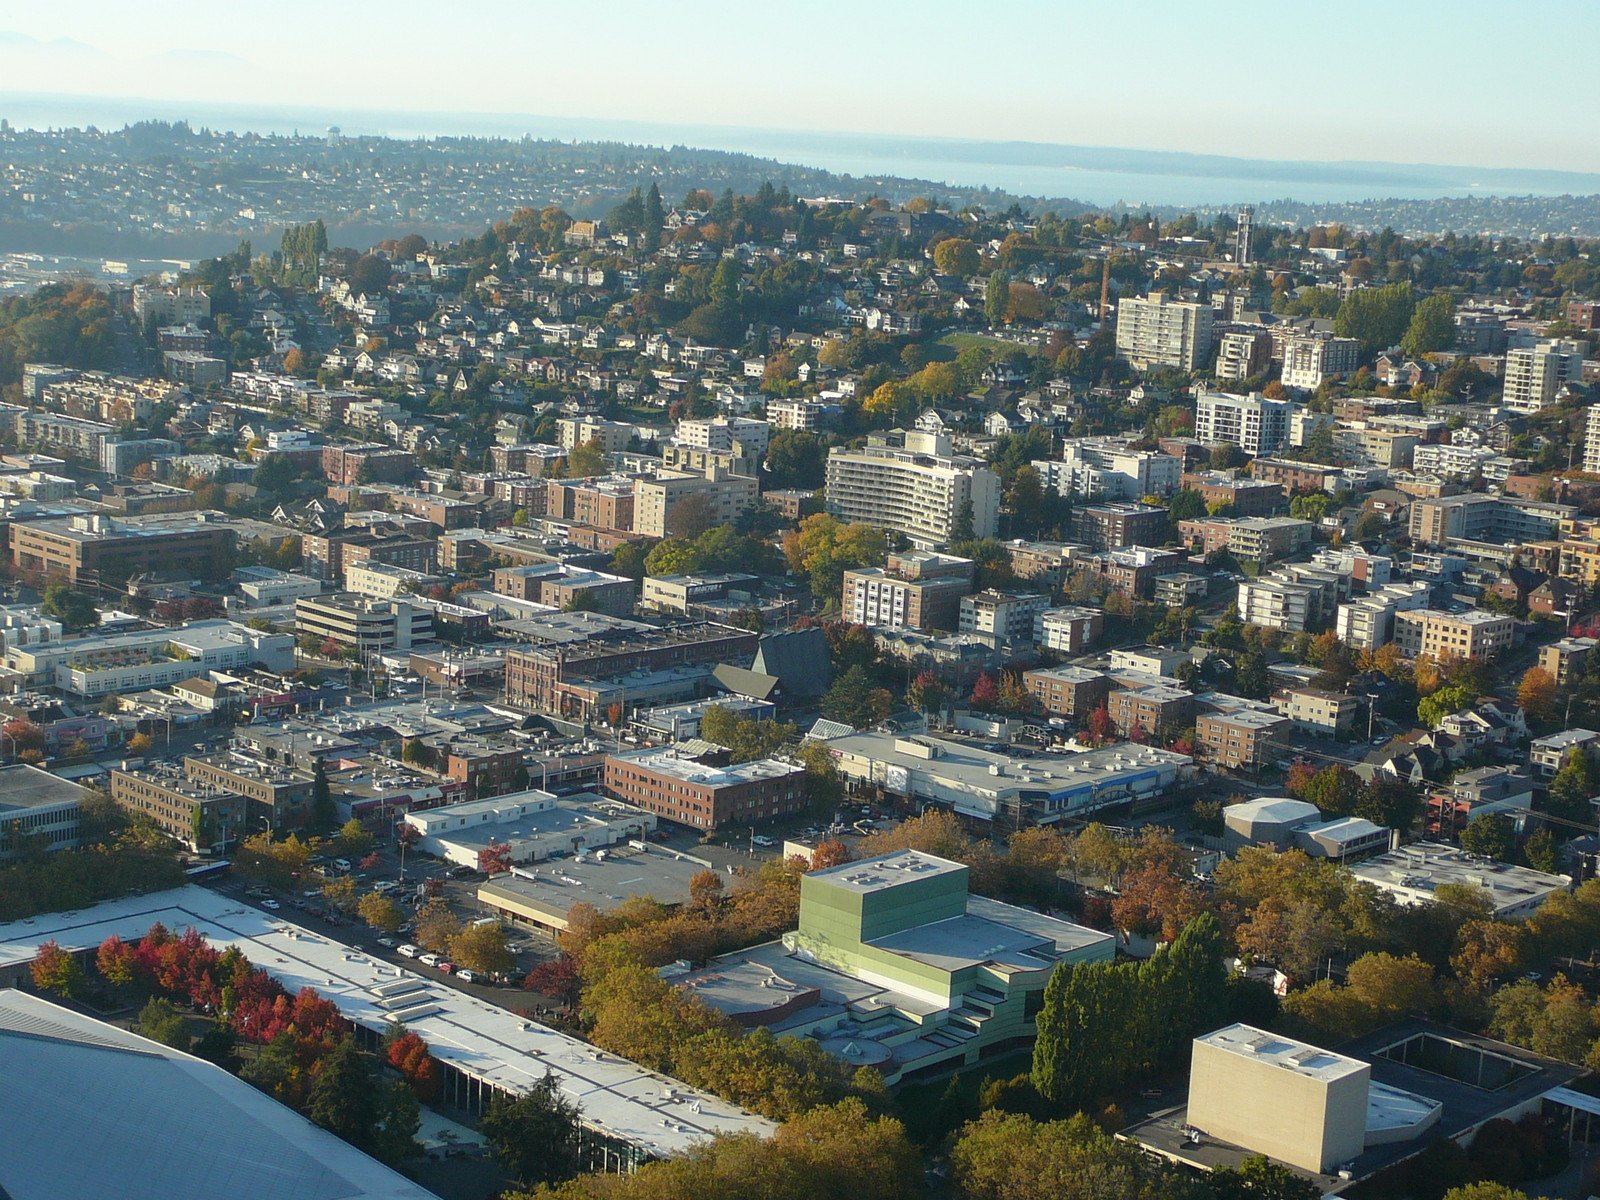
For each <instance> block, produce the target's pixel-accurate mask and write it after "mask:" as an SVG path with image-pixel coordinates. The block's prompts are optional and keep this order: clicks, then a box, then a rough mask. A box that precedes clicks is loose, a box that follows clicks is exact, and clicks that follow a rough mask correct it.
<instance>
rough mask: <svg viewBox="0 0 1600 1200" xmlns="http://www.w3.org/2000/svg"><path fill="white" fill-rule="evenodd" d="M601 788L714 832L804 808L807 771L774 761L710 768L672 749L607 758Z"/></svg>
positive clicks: (688, 823) (661, 815)
mask: <svg viewBox="0 0 1600 1200" xmlns="http://www.w3.org/2000/svg"><path fill="white" fill-rule="evenodd" d="M603 778H604V785H605V790H606V791H607V792H608V793H609V794H611V795H613V796H615V797H616V798H617V799H619V800H622V801H624V802H626V803H628V804H632V805H634V806H635V807H637V808H642V809H645V810H646V811H648V812H653V813H655V814H656V815H657V816H659V817H664V818H666V819H667V820H669V821H676V822H678V823H679V824H681V825H692V826H694V827H696V828H699V829H716V828H719V827H720V826H723V825H729V824H747V823H750V822H755V821H764V820H768V819H770V818H773V817H785V816H792V815H794V814H796V813H799V812H801V811H803V810H804V808H805V805H806V772H805V768H804V767H801V766H798V765H791V764H789V763H783V762H778V761H776V760H774V759H759V760H757V761H755V762H746V763H739V764H737V765H736V766H731V767H708V766H705V765H703V764H701V763H698V762H695V761H694V760H693V759H686V758H679V757H678V756H677V755H676V754H675V753H674V752H673V751H672V750H664V749H650V750H635V751H631V752H628V753H625V754H610V755H607V756H606V763H605V774H604V777H603Z"/></svg>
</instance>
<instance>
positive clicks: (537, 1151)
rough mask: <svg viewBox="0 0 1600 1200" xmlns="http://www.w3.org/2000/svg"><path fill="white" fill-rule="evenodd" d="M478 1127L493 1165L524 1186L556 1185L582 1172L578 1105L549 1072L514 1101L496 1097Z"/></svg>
mask: <svg viewBox="0 0 1600 1200" xmlns="http://www.w3.org/2000/svg"><path fill="white" fill-rule="evenodd" d="M478 1128H479V1130H480V1132H482V1134H483V1136H484V1138H485V1139H486V1140H487V1141H488V1143H489V1148H490V1150H491V1151H493V1153H494V1157H495V1161H497V1162H498V1163H500V1165H501V1166H503V1167H505V1168H506V1170H508V1171H510V1172H511V1173H512V1174H513V1175H515V1176H516V1177H517V1179H518V1181H519V1182H520V1183H522V1184H523V1185H525V1186H535V1185H538V1184H556V1183H560V1182H561V1181H562V1180H564V1179H571V1178H572V1177H573V1176H574V1175H576V1174H577V1173H578V1106H577V1105H575V1104H573V1103H572V1101H570V1100H568V1099H567V1098H566V1096H564V1095H563V1094H562V1092H561V1087H560V1085H559V1084H558V1083H557V1082H556V1077H555V1076H554V1075H552V1074H550V1073H549V1072H546V1073H545V1077H544V1078H543V1079H541V1080H540V1081H539V1082H537V1083H535V1084H534V1085H533V1087H532V1088H531V1089H530V1090H529V1091H527V1092H524V1093H523V1094H522V1095H520V1096H518V1097H517V1098H516V1099H514V1100H508V1099H506V1098H505V1097H504V1096H496V1097H495V1098H494V1099H493V1100H491V1101H490V1102H489V1107H488V1109H486V1110H485V1112H484V1114H483V1118H482V1119H481V1120H480V1121H479V1123H478Z"/></svg>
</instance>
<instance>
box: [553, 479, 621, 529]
mask: <svg viewBox="0 0 1600 1200" xmlns="http://www.w3.org/2000/svg"><path fill="white" fill-rule="evenodd" d="M635 483H636V480H635V479H634V478H633V476H631V475H602V476H598V477H596V478H593V479H551V480H548V481H547V482H546V483H545V488H544V497H545V510H544V514H543V515H544V516H545V517H547V518H548V519H550V520H553V521H571V522H572V523H573V524H575V525H587V526H590V527H592V528H594V529H605V530H612V531H615V532H617V533H632V532H633V528H634V515H635V509H636V504H637V499H636V496H635V493H634V486H635Z"/></svg>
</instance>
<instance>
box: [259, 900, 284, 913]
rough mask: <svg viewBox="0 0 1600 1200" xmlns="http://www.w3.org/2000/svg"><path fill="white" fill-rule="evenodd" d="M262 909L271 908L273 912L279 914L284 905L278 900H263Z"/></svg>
mask: <svg viewBox="0 0 1600 1200" xmlns="http://www.w3.org/2000/svg"><path fill="white" fill-rule="evenodd" d="M261 907H262V908H270V909H271V910H272V911H273V912H277V911H278V910H279V909H280V908H282V907H283V905H281V904H279V903H278V902H277V901H276V900H263V901H262V902H261Z"/></svg>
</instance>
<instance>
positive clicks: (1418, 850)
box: [1351, 842, 1572, 912]
mask: <svg viewBox="0 0 1600 1200" xmlns="http://www.w3.org/2000/svg"><path fill="white" fill-rule="evenodd" d="M1351 872H1352V873H1353V874H1354V875H1355V876H1356V878H1357V879H1364V880H1366V881H1367V882H1368V883H1372V884H1376V885H1377V886H1378V887H1381V888H1384V889H1385V890H1389V891H1395V892H1398V893H1401V894H1402V895H1404V896H1409V897H1411V898H1413V899H1417V900H1426V899H1431V898H1432V897H1433V893H1435V892H1436V891H1437V890H1438V889H1439V888H1440V887H1442V886H1443V885H1445V884H1447V883H1449V884H1464V885H1466V886H1467V887H1470V888H1473V889H1474V890H1476V891H1479V892H1481V894H1482V895H1483V896H1484V898H1485V899H1486V900H1488V901H1489V902H1490V904H1491V905H1492V906H1493V907H1494V910H1495V911H1497V912H1498V911H1500V910H1501V909H1504V908H1509V907H1513V906H1517V905H1521V904H1525V903H1528V902H1529V901H1536V900H1539V899H1542V898H1544V897H1547V896H1549V895H1552V894H1554V893H1555V892H1561V891H1566V890H1567V888H1569V887H1570V886H1571V884H1572V881H1571V880H1570V879H1568V878H1567V877H1566V876H1565V875H1550V874H1547V873H1546V872H1544V871H1535V870H1534V869H1533V868H1532V867H1518V866H1512V865H1511V864H1510V863H1502V862H1492V861H1490V860H1488V859H1485V858H1479V857H1477V856H1476V855H1472V854H1468V853H1467V852H1466V851H1464V850H1461V849H1459V848H1457V847H1455V846H1447V845H1445V844H1443V843H1442V842H1413V843H1412V844H1411V845H1409V846H1402V847H1400V849H1398V850H1391V851H1389V852H1388V853H1387V854H1380V855H1377V856H1376V857H1374V858H1369V859H1367V860H1366V861H1365V862H1362V863H1358V864H1356V865H1355V866H1353V867H1351Z"/></svg>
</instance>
